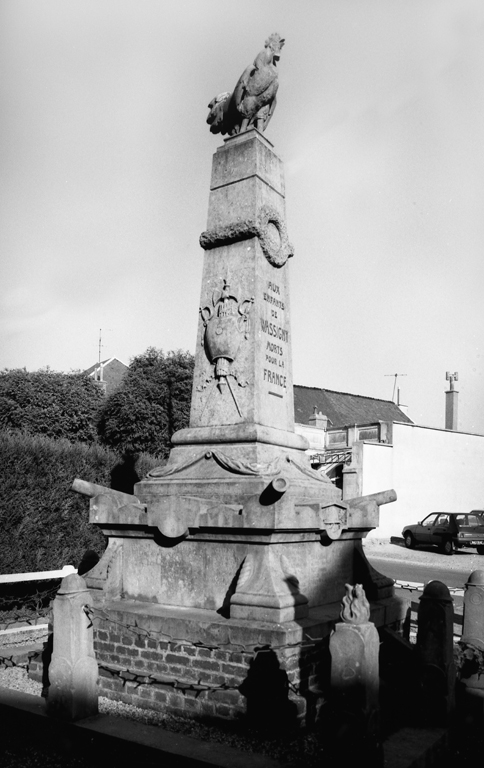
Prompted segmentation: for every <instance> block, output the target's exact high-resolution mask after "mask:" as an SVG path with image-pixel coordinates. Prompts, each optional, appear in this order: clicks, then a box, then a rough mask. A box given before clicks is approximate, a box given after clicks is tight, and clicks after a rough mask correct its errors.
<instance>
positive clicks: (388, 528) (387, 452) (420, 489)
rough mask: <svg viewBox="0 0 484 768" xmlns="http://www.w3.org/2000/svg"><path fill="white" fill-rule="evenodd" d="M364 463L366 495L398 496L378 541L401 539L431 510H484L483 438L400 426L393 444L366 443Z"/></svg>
mask: <svg viewBox="0 0 484 768" xmlns="http://www.w3.org/2000/svg"><path fill="white" fill-rule="evenodd" d="M362 464H363V471H362V481H363V487H362V493H363V494H364V495H365V494H368V493H376V492H377V491H381V490H386V489H387V488H394V489H395V491H396V492H397V501H395V502H393V503H392V504H387V505H385V506H383V507H380V526H379V527H378V528H377V529H376V530H375V531H373V532H372V533H371V534H369V535H370V536H372V537H377V538H389V537H390V536H400V535H401V533H402V528H403V527H404V525H408V524H410V523H416V522H417V521H418V520H421V519H422V518H423V517H425V515H427V514H429V513H430V512H434V511H435V512H436V511H443V512H467V511H470V510H471V509H484V436H483V435H472V434H466V433H464V432H453V431H451V430H445V429H433V428H431V427H421V426H416V425H414V424H400V423H395V424H394V425H393V446H388V445H384V444H380V443H365V444H364V445H363V462H362Z"/></svg>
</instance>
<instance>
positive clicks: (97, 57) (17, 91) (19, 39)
mask: <svg viewBox="0 0 484 768" xmlns="http://www.w3.org/2000/svg"><path fill="white" fill-rule="evenodd" d="M275 31H277V32H279V33H280V34H281V35H282V36H283V37H285V39H286V44H285V47H284V48H283V51H282V56H281V60H280V62H279V81H280V86H279V93H278V105H277V109H276V111H275V113H274V117H273V119H272V122H271V124H270V126H269V127H268V129H267V132H266V135H267V138H268V139H269V140H270V141H271V142H272V143H273V144H274V147H275V150H276V152H277V153H278V154H279V155H280V156H281V157H282V159H283V161H284V163H285V175H286V206H287V225H288V233H289V237H290V239H291V241H292V242H293V243H294V246H295V256H294V259H293V260H292V262H291V264H290V269H291V278H290V280H291V305H292V332H293V363H294V366H293V367H294V382H295V383H296V384H304V385H306V386H317V387H324V388H328V389H335V390H339V391H344V392H351V393H356V394H363V395H368V396H371V397H377V398H384V399H391V397H392V393H393V385H394V378H392V376H393V374H395V373H398V374H405V377H403V376H401V377H399V378H398V386H399V387H400V390H401V401H402V402H403V403H405V404H407V405H408V406H409V410H408V414H409V416H410V418H412V419H413V420H414V421H416V422H417V423H419V424H424V425H429V426H434V427H443V426H444V423H445V417H444V413H445V396H444V391H445V390H446V389H447V386H448V385H447V383H446V380H445V372H446V371H447V370H450V371H452V372H454V371H458V373H459V382H458V385H457V389H458V390H459V392H460V395H459V427H460V429H461V430H463V431H469V432H479V433H483V434H484V397H483V394H484V387H483V384H484V357H483V355H484V349H483V336H484V322H483V319H484V318H483V286H484V215H483V212H484V3H483V2H482V0H452V1H450V0H274V2H273V1H272V0H244V2H239V1H238V0H176V2H175V1H174V0H0V107H1V114H2V117H1V120H0V163H1V165H0V168H1V175H0V198H1V199H0V253H1V259H2V279H1V281H0V282H1V284H0V296H1V335H0V368H14V367H26V368H27V369H28V370H36V369H38V368H41V367H45V366H50V367H51V368H53V369H54V370H64V371H69V370H72V369H84V368H87V367H89V366H90V365H92V364H93V363H95V362H96V361H97V359H98V339H99V329H102V345H103V346H102V358H103V359H104V358H109V357H118V358H119V359H121V360H123V361H124V362H126V363H129V361H130V359H131V358H132V357H133V356H134V355H137V354H140V353H142V352H144V351H145V350H146V349H147V347H149V346H155V347H158V348H162V349H164V350H165V351H168V350H171V349H183V350H187V349H188V350H190V351H192V352H194V351H195V342H196V325H197V318H198V306H199V294H200V280H201V273H202V263H203V251H202V250H201V248H200V246H199V244H198V238H199V235H200V233H201V232H202V231H203V230H204V229H205V226H206V216H207V205H208V192H209V182H210V169H211V162H212V155H213V153H214V152H215V150H216V148H217V147H218V146H219V145H220V144H221V142H222V139H221V137H220V136H213V135H211V134H210V132H209V128H208V126H207V125H206V122H205V120H206V116H207V114H208V109H207V105H208V102H209V101H210V100H211V99H212V97H213V96H215V95H216V94H218V93H220V92H221V91H226V90H232V89H233V87H234V86H235V83H236V81H237V79H238V77H239V76H240V74H241V73H242V71H243V70H244V69H245V67H246V66H247V65H248V64H249V63H251V62H252V61H253V59H254V57H255V56H256V54H257V53H258V52H259V50H260V49H261V48H262V47H263V43H264V40H265V39H266V37H267V36H268V35H269V34H270V33H271V32H275Z"/></svg>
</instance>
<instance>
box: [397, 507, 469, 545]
mask: <svg viewBox="0 0 484 768" xmlns="http://www.w3.org/2000/svg"><path fill="white" fill-rule="evenodd" d="M402 536H403V538H404V540H405V546H406V547H408V548H409V549H412V548H413V547H415V546H416V545H417V544H435V545H436V546H437V547H439V549H440V550H441V552H443V553H444V554H446V555H452V554H453V552H454V550H455V549H461V548H462V547H466V548H467V547H475V548H476V549H477V552H478V554H479V555H484V510H481V509H473V510H472V512H432V513H431V514H430V515H427V517H426V518H425V519H424V520H422V522H420V523H417V524H416V525H406V526H405V528H404V529H403V531H402Z"/></svg>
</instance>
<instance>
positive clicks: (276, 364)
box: [260, 280, 289, 397]
mask: <svg viewBox="0 0 484 768" xmlns="http://www.w3.org/2000/svg"><path fill="white" fill-rule="evenodd" d="M262 297H263V300H264V302H265V303H266V305H269V306H267V310H268V311H267V316H266V317H261V318H260V321H261V330H262V333H264V334H266V335H267V336H269V337H270V338H269V339H267V340H266V344H265V355H264V367H263V372H262V376H263V381H264V382H266V383H267V384H270V385H271V386H275V387H276V388H279V389H281V390H283V391H284V390H285V389H286V388H287V373H286V370H287V344H288V343H289V330H288V329H287V328H286V327H285V325H284V320H285V318H284V310H285V302H284V297H283V296H282V295H281V288H280V286H279V285H278V284H277V283H274V282H272V281H271V280H269V281H268V282H267V285H266V290H265V291H264V292H263V294H262ZM269 315H270V319H269ZM269 394H275V392H271V391H270V390H269ZM278 397H282V395H278Z"/></svg>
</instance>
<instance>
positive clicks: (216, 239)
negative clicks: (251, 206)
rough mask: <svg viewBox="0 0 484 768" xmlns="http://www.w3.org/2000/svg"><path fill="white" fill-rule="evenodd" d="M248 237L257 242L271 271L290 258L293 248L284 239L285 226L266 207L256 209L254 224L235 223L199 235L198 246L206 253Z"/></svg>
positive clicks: (245, 222)
mask: <svg viewBox="0 0 484 768" xmlns="http://www.w3.org/2000/svg"><path fill="white" fill-rule="evenodd" d="M251 237H258V238H259V242H260V245H261V248H262V251H263V253H264V256H265V257H266V259H267V261H268V262H269V264H272V266H273V267H282V266H284V264H285V263H286V261H287V260H288V259H289V258H290V257H291V256H294V248H293V246H292V245H291V243H290V242H289V239H288V237H287V229H286V222H285V221H284V218H283V217H282V216H281V215H280V214H279V213H278V212H277V211H276V209H275V208H272V206H269V205H263V206H262V207H261V208H260V210H259V212H258V215H257V218H256V219H255V220H254V219H246V220H245V221H236V222H234V223H233V224H227V225H226V226H223V227H219V228H217V229H211V230H209V231H206V232H202V234H201V235H200V245H201V246H202V248H203V249H204V250H206V251H208V250H211V249H212V248H219V247H220V246H222V245H230V243H236V242H238V241H240V240H248V239H249V238H251Z"/></svg>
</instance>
